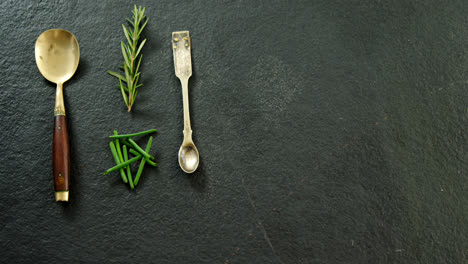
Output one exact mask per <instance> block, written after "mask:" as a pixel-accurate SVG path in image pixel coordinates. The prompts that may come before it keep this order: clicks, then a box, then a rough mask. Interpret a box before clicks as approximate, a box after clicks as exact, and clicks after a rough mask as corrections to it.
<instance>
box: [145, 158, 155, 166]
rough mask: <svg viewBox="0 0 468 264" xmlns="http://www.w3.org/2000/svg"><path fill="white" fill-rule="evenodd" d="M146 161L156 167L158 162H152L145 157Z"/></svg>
mask: <svg viewBox="0 0 468 264" xmlns="http://www.w3.org/2000/svg"><path fill="white" fill-rule="evenodd" d="M146 162H148V164H149V165H151V166H153V167H157V166H158V164H157V163H156V162H153V161H152V160H149V159H146Z"/></svg>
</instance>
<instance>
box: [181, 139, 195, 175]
mask: <svg viewBox="0 0 468 264" xmlns="http://www.w3.org/2000/svg"><path fill="white" fill-rule="evenodd" d="M199 161H200V159H199V154H198V149H197V147H196V146H195V144H193V142H191V143H188V144H182V146H180V149H179V165H180V168H181V169H182V170H183V171H185V172H186V173H192V172H194V171H195V170H196V169H197V168H198V163H199Z"/></svg>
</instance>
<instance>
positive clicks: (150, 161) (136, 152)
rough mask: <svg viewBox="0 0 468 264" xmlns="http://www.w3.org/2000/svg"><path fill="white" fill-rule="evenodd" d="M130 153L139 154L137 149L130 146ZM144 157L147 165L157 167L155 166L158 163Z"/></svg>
mask: <svg viewBox="0 0 468 264" xmlns="http://www.w3.org/2000/svg"><path fill="white" fill-rule="evenodd" d="M130 153H132V154H133V155H135V156H137V155H141V154H140V153H139V152H138V151H136V150H133V149H132V148H131V149H130ZM145 159H146V162H147V163H148V164H149V165H151V166H153V167H157V166H158V164H157V163H156V162H153V161H152V160H150V159H147V158H145Z"/></svg>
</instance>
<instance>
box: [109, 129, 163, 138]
mask: <svg viewBox="0 0 468 264" xmlns="http://www.w3.org/2000/svg"><path fill="white" fill-rule="evenodd" d="M156 131H157V130H156V129H150V130H146V131H143V132H138V133H134V134H126V135H117V134H115V133H114V135H113V136H110V138H129V137H136V136H141V135H146V134H151V133H154V132H156Z"/></svg>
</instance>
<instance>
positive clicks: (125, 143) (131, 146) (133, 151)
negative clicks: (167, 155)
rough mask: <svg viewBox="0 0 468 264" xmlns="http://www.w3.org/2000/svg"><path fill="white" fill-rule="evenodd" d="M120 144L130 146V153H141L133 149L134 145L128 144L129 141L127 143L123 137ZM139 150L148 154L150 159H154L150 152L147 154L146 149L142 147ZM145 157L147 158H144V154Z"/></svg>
mask: <svg viewBox="0 0 468 264" xmlns="http://www.w3.org/2000/svg"><path fill="white" fill-rule="evenodd" d="M122 144H124V145H127V146H128V147H130V148H129V151H130V153H132V154H133V155H137V154H135V153H138V154H140V153H141V152H137V151H136V150H135V149H134V148H135V147H134V146H133V145H132V144H130V143H129V142H128V141H127V140H125V139H122ZM135 144H136V143H135ZM140 150H141V151H142V152H145V153H146V154H147V155H148V156H150V158H151V159H154V157H153V156H151V155H150V154H148V153H147V152H146V151H144V150H143V149H141V148H140ZM140 155H141V154H140ZM145 159H148V158H146V156H145Z"/></svg>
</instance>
